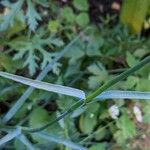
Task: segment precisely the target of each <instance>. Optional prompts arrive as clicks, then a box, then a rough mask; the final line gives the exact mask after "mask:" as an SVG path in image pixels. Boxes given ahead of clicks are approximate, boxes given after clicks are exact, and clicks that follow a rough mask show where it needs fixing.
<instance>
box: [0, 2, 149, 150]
mask: <svg viewBox="0 0 150 150" xmlns="http://www.w3.org/2000/svg"><path fill="white" fill-rule="evenodd" d="M127 2H128V1H127ZM140 2H141V0H140ZM0 3H1V4H2V5H3V6H4V7H5V8H4V12H3V13H1V14H0V32H1V33H0V34H1V35H0V37H1V38H0V48H1V47H2V49H3V50H1V52H0V70H3V71H7V72H11V73H14V74H20V75H22V76H27V77H32V78H34V77H35V76H37V74H38V73H39V72H41V71H42V70H43V69H44V68H45V66H46V65H47V64H48V63H49V62H52V60H53V59H54V58H55V57H56V56H57V54H59V53H60V52H61V50H62V49H63V48H64V47H65V46H66V45H67V44H68V43H69V42H71V41H72V39H73V38H75V37H76V36H78V34H79V32H80V31H82V30H83V29H85V28H87V27H89V29H88V30H86V31H85V32H84V33H82V35H81V37H80V38H79V40H77V41H76V42H75V43H74V44H72V46H71V48H70V49H69V51H68V52H67V53H66V54H65V55H64V56H63V57H62V58H61V61H59V62H57V63H55V64H54V65H53V69H52V71H51V72H50V73H48V75H47V77H46V78H45V81H47V82H50V83H57V84H63V85H67V86H73V87H78V88H80V89H84V90H85V91H86V92H87V93H88V92H91V90H94V89H95V88H97V87H98V86H100V85H102V84H103V83H105V82H106V81H107V80H108V79H111V78H113V77H115V76H116V75H118V74H119V73H120V72H122V71H124V70H126V68H128V67H132V66H133V65H135V64H136V63H137V62H139V61H140V60H141V59H142V58H144V57H145V56H147V55H150V50H149V47H150V40H149V38H146V37H139V36H136V35H130V33H129V30H130V29H128V28H126V27H123V26H121V25H119V24H118V25H116V26H114V27H112V28H109V27H108V26H107V25H108V24H109V22H107V25H106V24H104V23H100V24H98V25H97V26H95V25H93V24H92V23H90V17H89V13H88V11H89V3H88V1H87V0H73V1H72V2H69V3H66V4H63V5H62V3H61V2H58V1H52V0H28V1H24V0H18V1H16V2H10V1H8V0H5V1H2V2H0ZM124 5H125V4H124ZM142 5H144V6H143V7H142V8H144V7H146V6H147V5H145V4H144V2H143V3H142ZM142 5H141V6H142ZM132 6H134V5H132ZM124 7H129V6H123V9H122V14H121V15H122V16H121V21H122V20H123V21H122V22H123V23H125V24H126V23H127V24H129V25H131V26H132V22H130V21H133V20H134V19H135V20H134V21H135V22H136V19H137V18H142V20H141V19H140V22H138V23H136V27H134V26H132V27H131V30H133V31H134V32H140V31H141V26H142V24H143V21H144V20H143V19H144V18H145V11H146V9H144V12H143V13H141V11H139V9H137V7H135V9H136V12H138V15H136V13H135V14H134V9H132V7H130V8H131V11H129V12H130V13H129V17H128V15H127V16H125V19H124V15H123V14H124V13H125V10H124V9H126V8H124ZM139 13H140V14H139ZM131 14H134V16H135V17H133V16H132V15H131ZM103 19H104V21H105V18H103ZM135 22H134V23H135ZM137 25H138V27H137ZM113 89H122V90H141V91H150V64H149V65H147V66H145V68H143V69H142V70H140V71H138V72H137V73H135V74H133V75H132V76H130V77H128V78H127V79H126V80H124V81H121V82H119V83H118V84H116V85H115V86H114V87H113ZM24 91H25V86H22V85H18V84H17V83H14V82H9V81H8V80H4V79H3V78H0V101H1V102H3V103H4V104H5V105H6V106H7V107H8V109H9V108H11V107H12V105H13V104H14V103H15V102H16V100H17V99H18V98H19V97H20V96H21V95H22V94H23V93H24ZM27 100H28V101H27V102H26V103H25V105H24V106H23V107H22V108H21V110H20V111H19V112H18V113H17V114H16V115H15V116H14V118H13V119H12V120H11V121H10V122H9V124H12V125H18V124H21V125H25V126H30V127H39V126H40V125H43V124H44V123H46V122H48V121H50V120H53V119H54V118H56V116H59V115H60V113H61V112H63V111H65V109H66V108H69V107H70V106H71V105H72V104H73V103H74V102H75V101H76V100H75V99H74V98H70V97H66V96H60V95H55V94H51V93H48V92H44V91H40V90H34V92H33V93H32V95H31V96H30V97H28V98H27ZM114 104H116V105H117V106H118V107H119V110H120V112H121V113H120V116H119V117H118V119H117V120H113V119H112V118H111V116H110V114H109V112H108V109H109V107H110V106H111V105H114ZM134 105H138V106H140V108H141V111H142V112H143V120H144V123H150V119H149V115H150V111H149V107H150V103H149V102H144V101H142V102H141V101H138V100H137V101H131V102H129V101H126V100H120V101H117V100H115V99H114V100H111V101H104V102H100V103H98V102H96V103H93V104H91V105H89V106H88V107H86V108H84V109H83V110H81V109H78V110H76V112H74V113H73V114H72V115H70V116H68V117H66V118H64V119H63V120H61V121H60V122H58V123H57V124H55V125H53V126H51V127H49V128H47V130H46V132H47V133H51V134H55V135H58V136H60V137H63V138H66V139H69V140H72V141H74V142H76V143H82V144H83V145H84V146H86V147H88V148H89V149H90V150H105V149H109V148H111V146H112V145H117V146H118V147H119V149H127V147H126V143H128V140H129V139H134V138H135V137H136V136H138V131H136V125H137V120H136V117H135V115H134V113H133V110H132V107H133V106H134ZM5 114H6V111H4V112H0V115H1V116H0V117H3V116H4V115H5ZM144 123H140V124H141V125H142V124H144ZM86 138H87V139H86ZM28 139H29V140H30V141H31V143H33V144H35V145H36V146H39V147H40V148H41V149H42V148H45V149H48V147H51V148H52V149H54V148H57V149H60V150H63V149H64V150H69V148H67V147H65V146H62V145H61V144H54V143H50V142H46V141H45V140H43V139H41V138H39V137H35V136H32V137H30V136H29V137H28ZM85 139H86V140H85ZM84 140H85V141H84ZM7 146H8V147H9V146H11V148H12V149H20V147H21V149H27V148H26V147H24V146H23V145H22V144H21V142H20V141H19V140H18V139H16V140H15V141H13V142H10V143H8V145H6V147H5V149H8V148H7ZM129 146H131V145H130V144H129Z"/></svg>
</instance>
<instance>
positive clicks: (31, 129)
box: [22, 100, 84, 133]
mask: <svg viewBox="0 0 150 150" xmlns="http://www.w3.org/2000/svg"><path fill="white" fill-rule="evenodd" d="M83 105H84V101H82V100H80V101H77V102H76V103H75V104H74V105H72V106H71V107H70V108H69V109H68V110H67V111H65V112H64V113H63V114H62V115H61V116H59V117H58V118H56V119H54V120H53V121H51V122H48V123H47V124H45V125H44V126H41V127H39V128H28V127H22V131H23V132H24V133H26V132H38V131H42V130H44V129H46V128H47V127H49V126H51V125H52V124H54V123H56V122H58V121H59V120H61V119H62V118H64V117H65V116H67V115H68V114H70V113H71V112H73V111H74V110H75V109H77V108H79V107H81V106H83Z"/></svg>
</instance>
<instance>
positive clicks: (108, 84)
mask: <svg viewBox="0 0 150 150" xmlns="http://www.w3.org/2000/svg"><path fill="white" fill-rule="evenodd" d="M148 63H150V56H148V57H146V58H145V59H143V60H142V61H141V62H139V63H138V64H137V65H135V66H134V67H132V68H129V69H128V70H126V71H125V72H123V73H121V74H120V75H118V76H117V77H116V78H114V79H112V80H110V81H108V82H106V83H105V84H104V85H102V86H101V87H99V88H98V89H97V90H96V91H94V92H93V93H92V94H90V95H89V96H87V98H86V99H85V100H84V101H82V100H80V101H78V102H76V103H75V104H74V105H72V106H71V107H70V108H69V109H68V110H66V112H64V113H63V114H62V115H61V116H60V117H58V118H56V119H55V120H53V121H52V122H49V123H47V124H45V125H44V126H42V127H39V128H35V129H32V128H27V127H22V131H23V132H25V133H26V132H38V131H41V130H44V129H46V128H47V127H49V126H50V125H52V124H54V123H56V122H57V121H59V120H61V119H62V118H64V117H65V116H66V115H68V114H70V113H71V112H73V111H74V110H75V109H77V108H79V107H83V106H85V105H87V104H88V103H90V102H91V101H92V100H93V99H94V98H95V97H97V96H98V95H99V94H101V93H102V92H103V91H105V90H106V89H108V88H109V87H111V86H113V85H114V84H116V83H117V82H119V81H120V80H122V79H125V78H126V77H128V76H129V75H131V74H133V73H134V72H136V71H137V70H139V69H141V68H142V67H143V66H145V65H146V64H148Z"/></svg>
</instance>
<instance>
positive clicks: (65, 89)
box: [0, 56, 150, 149]
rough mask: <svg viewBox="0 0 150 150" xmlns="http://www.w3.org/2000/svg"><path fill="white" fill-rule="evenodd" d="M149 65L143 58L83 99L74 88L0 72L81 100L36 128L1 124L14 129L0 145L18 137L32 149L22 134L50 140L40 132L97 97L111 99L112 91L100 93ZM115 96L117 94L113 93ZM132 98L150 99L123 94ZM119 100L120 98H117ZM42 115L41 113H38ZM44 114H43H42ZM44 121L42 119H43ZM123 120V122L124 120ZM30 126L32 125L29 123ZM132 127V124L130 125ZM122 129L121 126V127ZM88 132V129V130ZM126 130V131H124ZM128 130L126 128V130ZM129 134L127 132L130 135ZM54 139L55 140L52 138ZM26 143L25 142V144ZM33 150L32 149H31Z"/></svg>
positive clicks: (28, 83) (0, 74) (146, 95)
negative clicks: (33, 134)
mask: <svg viewBox="0 0 150 150" xmlns="http://www.w3.org/2000/svg"><path fill="white" fill-rule="evenodd" d="M148 63H150V56H148V57H147V58H145V59H144V60H142V61H141V62H140V63H138V64H137V65H136V66H134V67H133V68H130V69H128V70H127V71H125V72H123V73H121V74H120V75H118V76H117V77H116V78H114V79H112V80H110V81H108V82H106V83H105V84H104V85H102V86H101V87H100V88H98V89H97V90H96V91H94V92H92V93H91V94H90V95H89V96H87V97H85V93H84V92H83V91H81V90H78V89H74V88H69V87H65V86H61V85H54V84H49V83H44V82H40V81H36V80H35V81H34V80H31V79H27V78H24V77H20V76H17V75H12V74H9V73H5V72H0V76H2V77H5V78H8V79H11V80H14V81H17V82H20V83H23V84H26V85H29V86H32V87H35V88H39V89H43V90H47V91H51V92H56V93H60V94H65V95H70V96H75V97H78V98H81V99H83V100H80V101H78V102H76V103H75V104H74V105H72V106H71V107H70V108H69V109H68V110H66V112H64V113H63V114H62V115H60V116H59V117H58V118H56V119H54V120H52V121H50V122H48V123H46V124H45V125H42V126H39V127H37V128H28V127H22V126H19V127H10V126H9V127H7V126H5V125H2V124H1V129H2V130H4V129H5V128H6V129H7V128H12V129H14V131H13V132H8V134H7V135H6V136H4V137H3V138H2V139H1V141H0V145H2V144H5V143H6V142H8V141H10V140H12V139H14V138H16V137H18V136H22V137H24V139H23V142H24V143H25V145H26V146H27V147H33V146H32V145H31V144H30V143H29V142H27V139H26V137H25V135H24V134H26V133H31V134H32V133H35V135H36V137H39V138H43V139H45V140H50V141H51V138H54V137H51V136H50V135H48V134H45V133H42V132H41V131H42V130H45V129H46V128H48V127H49V126H51V125H53V124H54V123H56V122H58V121H59V120H61V119H63V118H64V117H65V116H66V115H67V114H69V113H71V112H73V111H75V110H76V109H78V108H79V107H84V106H86V105H87V104H88V103H90V102H92V101H93V100H94V99H95V98H96V97H97V96H98V97H97V98H98V99H99V98H100V99H107V98H111V96H110V95H111V94H113V91H112V92H110V93H109V94H107V92H106V93H105V94H103V96H101V93H102V92H104V91H105V90H107V89H108V88H109V87H111V86H112V85H114V84H116V83H117V82H119V81H120V80H122V79H124V78H126V77H127V76H129V75H130V74H132V73H134V72H135V71H137V70H139V69H140V68H142V67H143V66H145V65H146V64H148ZM115 94H116V96H118V95H117V92H116V93H115ZM126 95H128V96H129V97H126ZM107 96H108V97H107ZM132 96H133V97H134V98H138V99H139V98H140V99H143V97H144V98H146V99H149V98H150V93H134V92H133V93H130V95H129V93H128V92H127V93H126V92H125V98H132ZM118 98H120V97H118ZM40 113H42V112H40ZM43 113H44V112H43ZM43 119H44V118H43ZM122 119H123V120H121V121H122V122H124V123H126V122H129V121H128V117H127V118H126V117H123V116H122ZM124 119H125V120H124ZM31 124H32V123H31ZM128 125H129V124H128ZM131 125H132V123H131ZM15 128H16V129H15ZM121 128H122V126H121ZM88 130H89V129H88ZM125 130H126V129H125ZM127 130H128V128H127ZM131 131H132V130H131ZM130 133H131V132H129V135H130ZM125 134H127V132H125ZM125 138H128V135H126V136H125ZM54 139H55V138H54ZM55 140H57V142H59V141H60V143H62V141H63V143H64V140H63V139H55ZM25 141H26V142H25ZM67 143H68V142H67ZM74 145H75V144H68V145H67V146H69V147H71V148H75V146H74ZM77 147H78V148H77V149H79V148H80V149H86V148H82V147H80V146H79V145H78V146H77ZM32 149H33V148H32Z"/></svg>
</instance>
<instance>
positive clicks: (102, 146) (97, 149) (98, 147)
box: [89, 143, 106, 150]
mask: <svg viewBox="0 0 150 150" xmlns="http://www.w3.org/2000/svg"><path fill="white" fill-rule="evenodd" d="M89 150H106V143H99V144H95V145H93V146H91V147H90V148H89Z"/></svg>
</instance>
